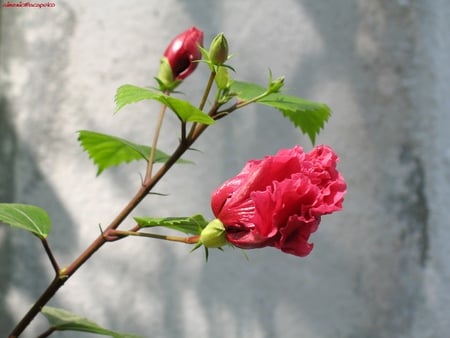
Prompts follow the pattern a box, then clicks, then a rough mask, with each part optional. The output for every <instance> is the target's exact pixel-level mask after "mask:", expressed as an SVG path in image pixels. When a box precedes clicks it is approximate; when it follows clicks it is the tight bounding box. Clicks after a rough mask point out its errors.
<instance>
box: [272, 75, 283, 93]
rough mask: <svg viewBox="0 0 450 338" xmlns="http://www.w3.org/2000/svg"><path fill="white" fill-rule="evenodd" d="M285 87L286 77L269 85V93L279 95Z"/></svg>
mask: <svg viewBox="0 0 450 338" xmlns="http://www.w3.org/2000/svg"><path fill="white" fill-rule="evenodd" d="M283 86H284V76H282V77H279V78H278V79H275V80H271V81H270V83H269V88H268V91H269V92H270V93H278V92H279V91H280V89H281V88H282V87H283Z"/></svg>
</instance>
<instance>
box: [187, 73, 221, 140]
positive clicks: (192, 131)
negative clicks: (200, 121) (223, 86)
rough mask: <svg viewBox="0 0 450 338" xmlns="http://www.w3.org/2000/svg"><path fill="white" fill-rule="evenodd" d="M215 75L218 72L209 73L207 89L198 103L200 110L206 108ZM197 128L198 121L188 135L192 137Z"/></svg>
mask: <svg viewBox="0 0 450 338" xmlns="http://www.w3.org/2000/svg"><path fill="white" fill-rule="evenodd" d="M215 77H216V72H215V71H211V73H210V74H209V79H208V83H207V84H206V87H205V91H204V92H203V97H202V100H201V101H200V104H199V105H198V109H200V110H203V108H205V104H206V100H207V99H208V96H209V93H210V92H211V88H212V84H213V82H214V79H215ZM196 128H197V123H196V122H194V123H193V124H192V127H191V130H190V131H189V135H188V137H187V138H188V139H190V138H192V135H193V133H194V131H195V129H196Z"/></svg>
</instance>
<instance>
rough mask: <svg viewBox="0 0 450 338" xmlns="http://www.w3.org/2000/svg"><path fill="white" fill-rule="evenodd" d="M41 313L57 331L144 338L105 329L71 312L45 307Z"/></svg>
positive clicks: (121, 337)
mask: <svg viewBox="0 0 450 338" xmlns="http://www.w3.org/2000/svg"><path fill="white" fill-rule="evenodd" d="M41 313H42V314H43V315H44V316H45V318H47V320H48V322H49V323H50V326H51V327H52V328H53V329H54V330H56V331H77V332H85V333H94V334H99V335H104V336H110V337H113V338H143V337H142V336H138V335H135V334H130V333H121V332H116V331H112V330H108V329H105V328H103V327H101V326H99V325H98V324H96V323H94V322H92V321H91V320H89V319H87V318H84V317H80V316H78V315H76V314H74V313H72V312H70V311H67V310H64V309H60V308H55V307H50V306H44V307H43V308H42V310H41Z"/></svg>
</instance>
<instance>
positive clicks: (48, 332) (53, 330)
mask: <svg viewBox="0 0 450 338" xmlns="http://www.w3.org/2000/svg"><path fill="white" fill-rule="evenodd" d="M55 331H56V329H55V328H54V327H50V328H49V329H48V330H46V331H45V332H42V333H41V334H40V335H39V336H37V337H36V338H46V337H48V336H50V335H51V334H52V333H53V332H55Z"/></svg>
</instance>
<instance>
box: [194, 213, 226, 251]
mask: <svg viewBox="0 0 450 338" xmlns="http://www.w3.org/2000/svg"><path fill="white" fill-rule="evenodd" d="M199 241H200V242H201V243H202V244H203V245H204V246H205V247H206V248H220V247H222V246H224V245H225V244H227V239H226V237H225V227H224V226H223V223H222V222H221V221H220V220H219V219H217V218H216V219H214V220H212V221H211V222H209V224H208V225H207V226H206V227H205V228H204V229H203V230H202V232H201V233H200V240H199Z"/></svg>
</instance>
